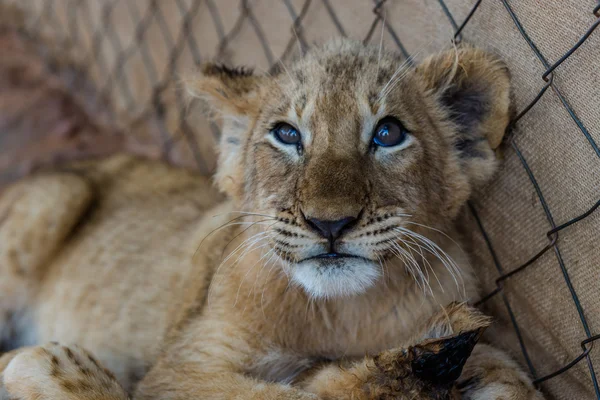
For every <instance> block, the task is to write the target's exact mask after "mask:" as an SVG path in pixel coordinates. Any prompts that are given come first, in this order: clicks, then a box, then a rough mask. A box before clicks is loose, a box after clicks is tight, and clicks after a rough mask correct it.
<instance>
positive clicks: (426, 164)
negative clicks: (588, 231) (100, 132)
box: [0, 42, 539, 400]
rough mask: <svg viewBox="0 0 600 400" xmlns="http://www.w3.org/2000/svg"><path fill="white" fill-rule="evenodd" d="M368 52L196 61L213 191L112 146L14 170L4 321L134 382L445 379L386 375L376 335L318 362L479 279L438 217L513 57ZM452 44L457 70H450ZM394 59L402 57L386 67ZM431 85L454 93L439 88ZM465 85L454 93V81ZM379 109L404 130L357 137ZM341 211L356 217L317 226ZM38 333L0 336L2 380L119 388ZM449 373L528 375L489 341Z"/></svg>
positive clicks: (389, 330) (290, 395)
mask: <svg viewBox="0 0 600 400" xmlns="http://www.w3.org/2000/svg"><path fill="white" fill-rule="evenodd" d="M376 55H377V53H376V52H375V51H374V50H372V49H368V48H367V49H365V48H363V47H362V46H360V45H358V44H356V43H349V42H342V43H341V44H337V45H332V46H330V47H329V48H326V49H325V50H323V51H322V52H320V53H319V52H317V53H315V55H312V56H309V57H307V59H306V61H304V64H302V63H300V64H299V65H298V67H297V69H293V70H292V71H291V72H290V71H286V72H284V73H281V74H279V75H277V77H276V78H272V79H273V81H271V82H269V81H266V79H268V78H260V79H259V78H255V77H252V76H250V75H249V74H247V73H246V72H244V71H242V72H239V71H232V70H229V69H226V68H217V67H209V68H207V69H206V70H205V77H204V78H203V79H202V80H201V81H199V82H197V84H196V90H197V91H198V92H202V93H206V94H208V95H209V96H212V97H213V98H214V101H215V102H216V103H217V104H218V105H217V106H218V107H220V108H221V109H222V110H223V114H225V116H226V117H227V118H226V126H225V129H224V136H223V143H222V145H221V158H220V165H219V170H218V173H217V183H218V185H219V188H220V189H221V190H222V191H224V192H225V193H227V195H228V196H229V200H226V201H224V202H222V203H219V202H220V201H221V198H220V195H219V194H218V193H217V191H216V190H215V189H213V188H212V187H211V185H210V184H209V182H207V181H206V180H205V179H203V178H200V177H197V176H194V175H193V174H191V173H187V172H184V171H181V170H178V169H173V168H169V167H166V166H165V165H163V164H161V163H156V162H150V161H143V160H138V159H134V158H130V157H126V156H119V157H114V158H112V159H109V160H106V161H102V162H90V163H87V164H82V165H78V166H73V167H72V168H70V170H69V171H66V172H61V173H54V174H47V175H43V176H38V177H36V178H32V179H30V180H26V181H24V182H22V183H20V184H18V185H16V186H14V187H12V188H10V189H9V190H8V191H7V192H6V193H4V195H3V197H2V200H1V202H0V221H1V222H2V224H1V225H0V238H1V239H2V240H0V268H1V270H0V273H1V274H2V280H1V281H0V282H1V283H0V284H1V285H3V288H2V289H3V295H2V298H1V299H0V307H1V308H2V311H3V315H5V316H6V318H5V319H4V320H3V321H0V329H2V333H3V336H4V339H5V341H4V342H5V343H8V344H10V343H12V344H13V345H14V344H18V345H36V344H40V343H44V342H48V341H58V342H61V343H66V344H77V345H80V346H82V347H83V348H85V349H87V350H88V351H90V352H91V353H93V354H94V355H95V356H96V357H97V358H99V359H100V361H101V362H102V363H103V364H104V365H105V366H106V367H107V368H108V369H109V370H110V371H112V372H113V373H115V374H116V376H117V379H118V381H119V382H120V383H121V384H122V385H124V387H125V388H127V389H129V390H131V389H133V387H134V386H136V387H137V389H136V392H135V393H136V394H135V396H134V397H135V398H136V399H165V400H168V399H192V398H202V399H222V398H223V399H225V398H227V399H229V398H231V399H233V398H236V399H237V398H239V399H280V398H283V399H309V398H311V399H312V398H314V396H315V395H317V396H319V397H320V398H324V399H328V398H332V399H333V398H357V399H360V398H364V399H367V398H387V397H385V396H392V397H397V398H401V399H415V398H418V399H438V398H439V399H441V398H449V397H448V396H450V395H449V394H448V393H449V392H447V389H448V388H447V387H446V385H447V384H449V383H448V382H441V380H436V379H433V380H431V381H429V380H427V379H426V380H427V382H425V381H423V380H418V383H417V384H416V386H411V385H412V383H411V385H409V384H408V383H407V382H408V381H404V380H403V379H404V378H403V377H402V376H395V377H394V378H393V382H394V384H393V385H391V386H390V385H389V384H388V381H387V380H386V379H387V378H386V379H383V378H381V376H383V375H381V376H380V374H383V373H382V372H381V371H379V369H378V368H379V364H378V362H380V360H382V359H387V358H386V357H387V356H381V357H380V358H377V357H376V358H373V359H372V358H369V357H367V358H366V359H365V360H364V361H356V364H350V365H349V366H347V368H345V369H339V368H335V367H333V364H334V363H337V362H338V361H339V360H342V359H346V360H350V361H349V362H353V361H352V360H359V359H360V358H362V357H364V356H365V355H370V356H373V355H375V354H377V353H380V352H385V351H386V350H390V349H394V348H398V347H400V346H405V345H407V343H414V340H416V339H415V337H416V338H419V337H420V338H424V337H425V338H426V337H439V336H440V335H437V336H435V335H434V336H427V335H425V336H423V335H421V336H419V332H422V331H423V330H424V329H425V328H424V327H423V326H422V325H423V323H424V321H426V320H427V319H428V318H429V317H430V316H431V315H433V314H435V313H436V312H438V311H439V310H441V309H442V307H443V306H445V305H447V304H449V303H451V302H454V301H466V300H469V299H473V298H474V296H475V295H476V282H475V279H474V271H473V270H472V269H471V267H470V266H469V263H468V261H467V260H466V256H465V255H464V253H463V252H462V251H461V250H460V248H459V247H458V246H457V244H456V243H455V242H454V241H453V240H452V239H450V237H453V238H458V235H457V232H456V229H455V225H454V224H455V221H456V219H457V216H458V215H459V214H460V212H461V209H462V207H463V205H464V202H465V201H466V199H467V198H468V197H469V195H470V193H471V190H472V189H473V188H474V187H475V186H476V185H479V184H481V183H482V182H484V181H485V180H486V179H488V178H489V177H490V176H491V174H492V173H493V170H494V166H495V161H494V159H493V157H494V155H493V154H494V153H493V150H492V147H495V146H497V143H498V142H499V138H498V135H499V136H500V137H501V136H502V134H503V131H504V128H505V127H506V123H507V121H508V78H507V77H506V76H505V75H503V74H505V71H504V69H503V67H502V66H501V64H499V63H497V61H495V60H494V59H492V58H489V57H488V56H486V55H484V54H483V53H480V52H477V51H474V50H464V51H463V50H461V53H456V55H448V56H445V57H441V58H439V59H432V60H430V61H429V62H428V63H426V64H424V66H422V67H421V68H422V70H421V71H419V70H417V71H416V72H411V71H408V72H406V71H404V70H403V69H402V68H401V67H400V68H399V65H400V63H399V61H398V60H397V59H396V58H394V57H392V56H391V55H389V54H387V53H385V54H384V55H383V57H382V56H381V54H380V55H379V59H378V58H377V57H376ZM311 57H312V58H311ZM455 57H457V58H458V64H456V60H455ZM478 63H480V64H481V65H479V64H478ZM456 65H459V66H460V67H459V68H463V69H464V72H465V76H464V77H459V78H456V76H460V75H461V71H460V70H459V71H456V70H455V71H453V72H450V71H452V69H453V68H456ZM477 68H481V71H479V70H478V69H477ZM375 71H377V72H376V74H375ZM444 71H446V72H444ZM399 72H402V73H403V74H404V73H405V72H406V74H407V75H408V77H407V78H406V79H404V80H401V81H397V80H396V81H395V80H394V78H395V77H397V76H398V73H399ZM361 73H362V74H364V76H362V75H361ZM453 74H454V75H456V76H454V75H453ZM380 75H381V76H380ZM288 79H289V81H288ZM457 79H459V80H457ZM468 79H479V81H476V82H475V83H474V84H470V83H469V82H468V81H467V80H468ZM444 80H447V82H442V83H440V81H444ZM386 82H387V83H388V84H387V85H386ZM465 82H466V83H465ZM390 83H393V85H392V86H391V87H390ZM467 83H468V85H467ZM440 85H442V86H445V87H444V90H446V89H447V90H446V93H445V94H446V95H449V96H450V97H449V98H450V99H451V100H452V101H453V102H456V104H459V105H461V106H464V107H465V108H464V109H463V108H459V109H451V111H447V110H444V108H443V107H442V106H440V105H436V101H438V100H439V99H440V98H441V96H442V95H441V94H440V95H439V96H438V94H436V92H435V91H436V90H438V89H439V87H440ZM503 85H504V86H503ZM370 86H373V87H372V88H370ZM394 86H396V88H394ZM464 86H467V89H468V91H469V93H468V96H467V97H466V98H465V99H463V98H461V97H460V93H456V92H457V91H458V89H463V87H464ZM453 87H455V88H454V89H453ZM456 88H458V89H456ZM455 89H456V90H455ZM394 90H396V91H398V92H397V93H396V92H394ZM448 92H450V93H449V94H448ZM479 92H481V93H479ZM378 93H379V98H377V94H378ZM400 94H402V96H404V98H402V96H401V95H400ZM357 95H358V100H359V101H358V103H357V104H354V103H353V101H354V100H353V99H355V98H356V97H357ZM484 95H485V96H484ZM272 96H275V97H280V99H279V100H277V101H271V100H270V97H272ZM382 96H383V97H382ZM452 96H454V97H452ZM494 96H497V97H498V98H495V97H494ZM444 101H445V102H447V99H446V100H444ZM463 103H464V104H463ZM479 103H481V104H479ZM444 104H447V103H444ZM452 104H454V103H452ZM469 113H475V114H476V115H470V114H469ZM292 114H293V115H292ZM357 115H360V116H361V118H358V117H357ZM386 115H393V116H394V117H395V118H398V119H402V123H403V124H405V125H406V127H407V128H408V131H410V134H407V138H408V139H407V140H409V141H408V142H406V143H404V142H402V143H401V145H402V149H401V150H398V149H399V147H398V148H394V147H390V148H388V147H383V146H380V147H381V148H379V147H378V148H372V147H371V144H370V141H371V133H370V132H371V131H372V130H373V129H374V126H375V125H377V120H379V119H381V118H384V117H385V116H386ZM384 119H385V118H384ZM277 121H291V122H290V123H292V124H294V125H295V126H296V127H297V129H298V134H302V135H304V136H303V142H301V144H295V145H293V146H291V147H290V146H289V143H287V144H286V143H283V142H281V139H274V138H273V134H272V131H274V130H277V129H279V128H277V126H280V125H277ZM365 121H367V122H365ZM394 123H395V122H394ZM392 128H393V127H392ZM392 128H390V129H392ZM286 129H287V128H286ZM386 129H387V128H386ZM284 133H286V132H284ZM287 133H289V132H287ZM287 133H286V134H287ZM445 135H447V136H445ZM384 136H385V135H384ZM384 139H385V138H384ZM290 140H291V139H290ZM488 142H489V144H488ZM282 143H283V144H282ZM365 143H366V144H365ZM455 144H456V150H450V149H454V147H452V146H454V145H455ZM342 219H344V220H348V221H350V220H352V223H351V224H350V223H345V224H346V226H345V227H344V230H343V231H342V233H341V234H338V233H337V231H336V233H331V232H333V231H332V230H333V229H334V228H332V226H333V225H335V224H334V223H333V222H336V221H337V220H342ZM332 221H333V222H332ZM315 226H321V227H320V228H315ZM322 226H328V227H327V228H322ZM408 228H410V230H411V232H414V234H415V236H407V235H408V233H406V229H408ZM323 229H330V230H331V231H330V233H329V235H330V236H329V237H320V236H319V235H322V234H323V233H322V232H323ZM440 230H444V232H445V233H446V234H448V236H446V234H442V233H441V232H440ZM319 232H321V233H319ZM400 234H402V236H400ZM416 235H420V237H422V238H424V237H425V236H426V237H427V238H429V239H430V240H432V241H433V242H435V243H436V244H437V246H438V247H436V246H435V245H430V247H427V245H426V244H425V243H426V242H424V241H421V239H419V236H416ZM334 236H335V237H334ZM402 239H404V241H403V240H402ZM423 240H424V239H423ZM397 241H398V244H396V243H397ZM321 252H322V253H323V254H322V255H321ZM443 253H446V254H447V256H444V255H443ZM435 256H438V257H435ZM450 258H451V259H453V260H454V262H455V263H456V264H454V263H453V262H451V261H449V260H450ZM413 260H414V262H416V264H415V263H413ZM456 265H458V266H460V271H458V270H456V268H457V267H456ZM459 272H460V273H459ZM448 318H449V321H450V322H449V326H450V329H452V328H455V329H460V326H461V325H460V324H457V325H456V324H455V323H454V320H453V319H452V318H451V316H449V317H448ZM415 335H416V336H415ZM410 340H413V342H410ZM53 351H54V350H48V348H46V349H45V350H44V349H43V348H42V350H33V351H30V352H24V353H21V354H20V355H19V354H18V353H11V354H8V355H5V357H4V362H5V363H8V361H9V360H10V359H11V358H12V357H13V356H14V355H15V354H16V357H15V359H14V360H12V361H10V363H9V364H8V367H7V369H6V371H5V374H4V379H5V384H6V387H7V389H8V391H9V392H11V395H13V396H19V397H20V398H27V399H29V398H31V399H33V398H36V399H37V398H40V397H35V396H36V395H39V396H42V397H41V398H59V397H61V396H62V398H73V399H78V398H79V399H91V398H99V399H100V398H115V399H116V398H121V396H123V393H121V392H118V393H117V394H115V392H114V390H113V389H111V388H110V387H109V386H110V384H105V387H106V393H105V394H104V397H102V395H97V394H98V391H100V392H101V391H102V390H100V389H98V388H97V387H96V386H94V385H93V384H92V383H93V382H92V380H93V379H96V378H98V376H97V374H96V373H91V372H90V370H89V368H84V367H82V362H81V360H80V361H77V360H78V359H77V356H73V357H70V356H69V354H71V355H73V354H72V353H69V351H70V350H69V351H67V352H66V353H65V354H67V357H65V358H64V360H63V359H62V358H61V357H58V356H56V355H53V354H54V353H53ZM401 353H402V352H401ZM77 354H79V353H77ZM384 354H387V353H384ZM390 354H395V353H393V352H392V353H390ZM398 354H400V353H398ZM402 354H405V353H402ZM65 360H66V361H65ZM69 360H70V361H69ZM378 360H379V361H378ZM65 362H67V363H69V362H71V363H74V364H73V365H74V367H73V368H72V369H68V368H67V369H65V366H64V363H65ZM36 363H37V364H36ZM94 364H95V363H94ZM392 364H393V363H392ZM1 365H2V363H1V362H0V366H1ZM35 365H38V366H41V367H40V368H38V369H36V368H34V366H35ZM321 366H324V367H323V369H318V368H321ZM315 368H317V369H315ZM332 368H333V369H332ZM30 370H33V371H38V372H39V376H38V375H36V373H37V372H36V373H29V372H28V371H30ZM67 370H68V373H66V372H65V371H67ZM86 371H87V372H86ZM378 371H379V372H378ZM392 372H393V371H392ZM387 373H388V374H389V371H388V372H387ZM98 374H101V375H102V376H103V377H104V378H102V379H108V378H106V376H109V375H107V374H106V373H104V372H101V373H100V372H99V373H98ZM40 376H42V377H40ZM386 376H387V375H386ZM140 379H141V382H140V383H138V382H139V381H140ZM407 379H408V378H407ZM419 379H421V378H419ZM428 379H429V378H428ZM461 379H462V380H463V384H462V391H463V392H464V396H465V398H470V399H484V398H485V399H488V398H491V399H495V398H498V399H499V398H511V399H516V400H521V399H534V398H538V396H539V394H537V392H536V391H535V390H534V389H533V388H532V386H531V384H530V383H529V381H528V379H527V377H526V375H525V374H524V373H522V372H521V371H520V370H519V369H518V367H517V366H516V365H515V364H514V363H513V362H512V361H510V360H509V359H508V358H507V357H506V356H504V355H502V353H500V352H498V351H497V350H494V349H492V348H490V347H488V346H485V345H479V346H477V347H476V348H475V353H474V355H473V356H472V357H471V359H470V360H469V362H468V363H467V366H466V367H465V370H464V373H463V377H462V378H461ZM108 381H110V379H108ZM438 381H439V382H438ZM365 382H371V383H372V385H371V383H370V384H369V385H367V384H366V383H365ZM373 382H376V383H373ZM411 382H412V381H411ZM290 383H293V387H292V386H289V384H290ZM451 383H453V382H450V384H451ZM53 385H54V386H53ZM370 385H371V386H370ZM373 385H375V386H373ZM377 385H379V386H377ZM440 385H441V386H440ZM100 386H101V385H100ZM442 386H443V387H442ZM98 387H99V386H98ZM440 387H442V388H441V389H440ZM90 388H91V389H90ZM92 389H93V390H92ZM91 393H95V394H94V395H92V394H91ZM441 393H444V394H443V395H442V394H441ZM44 396H45V397H44ZM53 396H54V397H53ZM94 396H96V397H94ZM111 396H112V397H111ZM441 396H443V397H441ZM502 396H505V397H502ZM511 396H512V397H511Z"/></svg>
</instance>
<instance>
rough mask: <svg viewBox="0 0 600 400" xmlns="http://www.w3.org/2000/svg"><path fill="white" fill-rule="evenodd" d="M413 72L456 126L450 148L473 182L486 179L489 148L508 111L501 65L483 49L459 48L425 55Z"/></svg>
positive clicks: (490, 166) (504, 124)
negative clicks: (457, 154) (452, 147)
mask: <svg viewBox="0 0 600 400" xmlns="http://www.w3.org/2000/svg"><path fill="white" fill-rule="evenodd" d="M417 73H418V74H419V75H420V76H421V78H422V79H423V81H424V82H425V86H426V88H427V90H428V91H429V92H430V93H432V94H433V95H434V96H435V97H436V101H437V102H438V104H439V105H440V106H441V109H442V110H443V114H444V117H446V119H447V120H448V119H449V120H450V121H451V122H452V123H453V124H454V126H455V128H456V129H455V130H454V131H457V135H456V136H455V137H454V138H453V140H454V144H455V148H456V151H457V152H458V153H459V156H460V158H461V159H462V160H463V165H464V167H465V168H466V172H467V174H468V175H469V177H470V179H471V181H472V183H475V184H477V183H479V182H478V181H482V180H483V181H485V180H487V179H489V178H490V177H491V175H492V174H493V172H494V171H495V162H494V160H495V154H494V151H493V150H495V149H496V148H498V146H499V145H500V143H501V142H502V138H503V136H504V134H505V132H506V128H507V126H508V123H509V121H510V116H511V111H512V107H511V101H510V97H511V96H510V74H509V71H508V68H507V67H506V65H505V64H504V63H503V62H502V61H500V60H499V59H498V58H496V57H494V56H492V55H491V54H489V53H486V52H484V51H482V50H478V49H474V48H471V47H459V48H456V49H453V50H449V51H446V52H443V53H440V54H437V55H434V56H431V57H429V58H427V59H426V60H425V61H424V62H423V63H422V64H421V65H419V66H418V67H417Z"/></svg>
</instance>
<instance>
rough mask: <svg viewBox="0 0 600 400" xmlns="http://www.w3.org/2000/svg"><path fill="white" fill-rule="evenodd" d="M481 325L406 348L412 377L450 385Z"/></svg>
mask: <svg viewBox="0 0 600 400" xmlns="http://www.w3.org/2000/svg"><path fill="white" fill-rule="evenodd" d="M484 329H485V328H479V329H475V330H471V331H466V332H461V333H459V334H457V335H454V336H448V337H444V338H441V339H430V340H427V341H425V342H423V343H421V344H418V345H416V346H414V347H411V348H410V351H411V353H412V357H411V358H412V361H411V367H412V372H413V374H414V376H415V377H416V378H417V379H420V380H421V381H423V382H425V383H426V384H428V385H431V386H433V387H449V386H452V385H453V384H454V383H455V382H456V380H457V379H458V378H459V377H460V374H461V373H462V370H463V367H464V366H465V363H466V362H467V359H468V358H469V356H470V355H471V352H472V351H473V348H474V347H475V345H476V344H477V341H478V340H479V338H480V337H481V334H482V333H483V330H484Z"/></svg>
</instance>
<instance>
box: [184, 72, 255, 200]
mask: <svg viewBox="0 0 600 400" xmlns="http://www.w3.org/2000/svg"><path fill="white" fill-rule="evenodd" d="M265 83H266V78H265V77H264V76H257V75H254V74H253V73H252V71H251V70H250V69H246V68H229V67H226V66H224V65H218V64H212V63H209V64H205V65H203V66H202V68H201V71H200V73H199V74H197V75H196V76H194V77H193V78H192V79H189V80H188V81H187V82H186V84H187V89H188V92H189V93H190V94H191V95H192V96H193V97H197V98H200V99H204V100H206V102H207V104H208V105H209V108H210V111H211V112H212V113H213V114H214V116H215V117H217V119H218V120H220V121H221V122H222V124H221V125H222V126H221V127H222V129H221V130H222V135H221V138H220V141H219V158H218V166H217V172H216V174H215V181H216V183H217V185H218V186H219V188H220V189H221V190H222V191H223V192H225V193H227V194H228V195H229V196H231V197H233V198H241V197H242V193H243V181H244V168H243V165H242V162H243V158H244V157H243V155H244V147H243V146H244V143H245V140H244V138H245V137H246V135H248V133H249V131H250V128H251V125H252V123H253V121H254V120H255V118H256V117H257V116H258V113H259V111H260V103H261V91H262V90H263V88H264V86H265Z"/></svg>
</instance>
